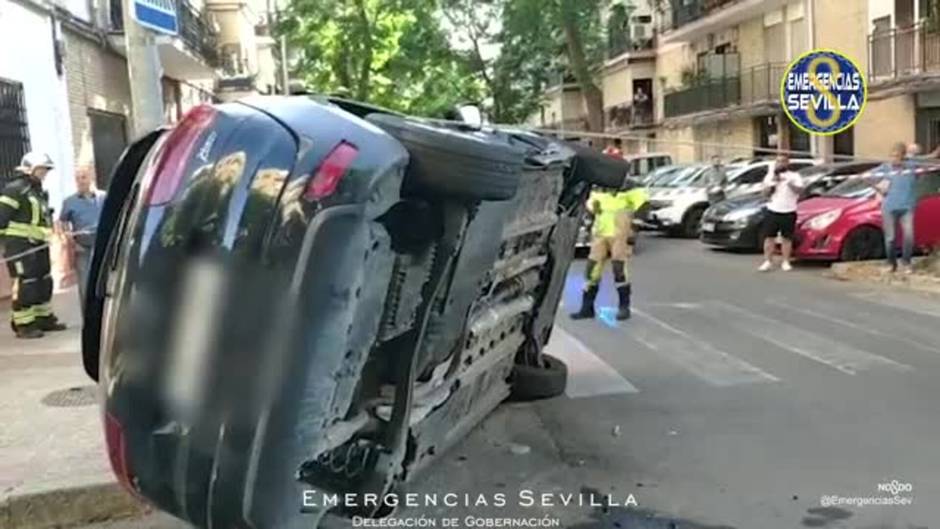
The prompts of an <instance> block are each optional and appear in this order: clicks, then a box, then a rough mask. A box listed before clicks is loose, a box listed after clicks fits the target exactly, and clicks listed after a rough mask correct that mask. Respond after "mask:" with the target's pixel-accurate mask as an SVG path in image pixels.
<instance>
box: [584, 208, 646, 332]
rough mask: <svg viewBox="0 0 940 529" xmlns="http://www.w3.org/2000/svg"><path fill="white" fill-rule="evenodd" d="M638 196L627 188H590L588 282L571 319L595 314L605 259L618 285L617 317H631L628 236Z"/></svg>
mask: <svg viewBox="0 0 940 529" xmlns="http://www.w3.org/2000/svg"><path fill="white" fill-rule="evenodd" d="M637 198H640V197H639V196H638V194H637V193H631V192H630V191H618V190H609V191H593V192H592V193H591V196H590V198H589V199H588V209H589V210H590V211H591V213H593V214H594V231H593V234H592V240H591V253H590V255H589V256H588V262H587V269H586V271H585V275H586V278H587V283H586V284H585V285H584V293H583V297H582V299H581V310H579V311H578V312H576V313H574V314H572V315H571V317H572V318H573V319H576V320H577V319H587V318H593V317H594V314H595V312H594V300H595V299H597V291H598V288H599V286H600V282H601V274H602V273H603V271H604V263H606V262H607V261H608V260H610V262H611V268H612V269H613V273H614V283H615V285H616V287H617V295H618V297H619V301H620V304H619V305H620V306H619V308H618V310H617V319H618V320H627V319H629V318H630V296H631V294H632V287H631V285H630V276H629V266H628V265H629V261H630V256H631V255H632V254H633V248H632V247H631V246H630V242H629V241H630V239H631V235H632V233H633V210H634V202H635V201H636V200H637Z"/></svg>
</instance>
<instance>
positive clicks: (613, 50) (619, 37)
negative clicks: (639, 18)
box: [607, 33, 656, 59]
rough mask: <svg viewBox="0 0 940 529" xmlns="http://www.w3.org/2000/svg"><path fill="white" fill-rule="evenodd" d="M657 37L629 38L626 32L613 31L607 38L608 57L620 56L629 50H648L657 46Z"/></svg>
mask: <svg viewBox="0 0 940 529" xmlns="http://www.w3.org/2000/svg"><path fill="white" fill-rule="evenodd" d="M655 44H656V43H655V39H653V38H652V37H646V38H632V39H631V38H629V37H628V36H627V35H626V34H625V33H612V34H611V35H610V36H609V38H608V39H607V58H608V59H613V58H615V57H619V56H621V55H623V54H624V53H627V52H628V51H646V50H652V49H653V48H655V47H656V46H655Z"/></svg>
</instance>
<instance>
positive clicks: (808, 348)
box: [710, 301, 913, 375]
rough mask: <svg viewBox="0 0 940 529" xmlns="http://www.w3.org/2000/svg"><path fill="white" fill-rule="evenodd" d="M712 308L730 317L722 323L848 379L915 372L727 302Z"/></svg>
mask: <svg viewBox="0 0 940 529" xmlns="http://www.w3.org/2000/svg"><path fill="white" fill-rule="evenodd" d="M711 304H712V305H714V306H715V307H716V308H718V310H721V311H723V312H725V313H726V316H727V317H725V318H722V321H723V322H726V323H728V324H730V325H732V326H734V327H736V328H738V329H739V330H741V331H743V332H746V333H748V334H750V335H752V336H755V337H757V338H760V339H761V340H764V341H766V342H770V343H772V344H774V345H776V346H777V347H780V348H781V349H786V350H787V351H791V352H794V353H796V354H798V355H801V356H805V357H806V358H809V359H810V360H814V361H816V362H819V363H821V364H824V365H827V366H829V367H832V368H834V369H838V370H839V371H841V372H843V373H845V374H848V375H855V374H857V373H858V372H859V371H866V370H868V369H871V368H875V367H884V368H891V369H896V370H899V371H907V370H911V369H913V368H912V367H911V366H909V365H906V364H902V363H900V362H896V361H894V360H891V359H889V358H885V357H883V356H878V355H876V354H872V353H869V352H866V351H862V350H860V349H855V348H854V347H851V346H848V345H846V344H844V343H841V342H838V341H836V340H832V339H829V338H826V337H824V336H820V335H818V334H814V333H811V332H809V331H804V330H803V329H800V328H799V327H794V326H793V325H788V324H786V323H783V322H780V321H777V320H774V319H771V318H768V317H766V316H762V315H759V314H755V313H753V312H752V311H749V310H745V309H742V308H740V307H737V306H735V305H732V304H730V303H726V302H724V301H713V302H711ZM710 314H712V313H711V312H710Z"/></svg>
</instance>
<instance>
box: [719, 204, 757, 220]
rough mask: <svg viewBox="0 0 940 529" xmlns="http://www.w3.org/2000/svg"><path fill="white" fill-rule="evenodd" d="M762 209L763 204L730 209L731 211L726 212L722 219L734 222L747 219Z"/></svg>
mask: <svg viewBox="0 0 940 529" xmlns="http://www.w3.org/2000/svg"><path fill="white" fill-rule="evenodd" d="M762 209H764V206H752V207H749V208H741V209H736V210H734V211H732V212H731V213H728V214H727V215H725V216H724V218H723V219H722V220H726V221H728V222H734V221H738V220H744V219H749V218H751V217H753V216H754V215H757V214H758V213H760V211H761V210H762Z"/></svg>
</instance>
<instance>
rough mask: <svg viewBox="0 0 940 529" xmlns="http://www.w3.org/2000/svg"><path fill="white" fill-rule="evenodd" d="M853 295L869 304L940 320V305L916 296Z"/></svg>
mask: <svg viewBox="0 0 940 529" xmlns="http://www.w3.org/2000/svg"><path fill="white" fill-rule="evenodd" d="M853 295H854V296H855V297H857V298H861V299H864V300H865V301H867V302H869V303H875V304H878V305H887V306H889V307H894V308H896V309H901V310H906V311H908V312H913V313H915V314H921V315H924V316H930V317H933V318H940V305H938V304H937V303H934V302H931V301H928V300H926V299H921V298H918V297H917V296H916V295H898V294H895V293H892V292H858V293H855V294H853Z"/></svg>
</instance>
